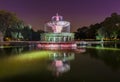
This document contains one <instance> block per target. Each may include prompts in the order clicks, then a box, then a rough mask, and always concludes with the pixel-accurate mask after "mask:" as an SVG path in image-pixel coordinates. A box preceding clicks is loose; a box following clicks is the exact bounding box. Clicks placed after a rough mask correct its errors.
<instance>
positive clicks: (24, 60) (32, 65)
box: [0, 51, 53, 79]
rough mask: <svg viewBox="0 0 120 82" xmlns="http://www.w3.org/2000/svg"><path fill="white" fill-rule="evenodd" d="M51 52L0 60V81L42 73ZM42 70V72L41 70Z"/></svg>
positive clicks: (31, 53) (13, 56) (20, 55)
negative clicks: (26, 74)
mask: <svg viewBox="0 0 120 82" xmlns="http://www.w3.org/2000/svg"><path fill="white" fill-rule="evenodd" d="M51 53H53V52H52V51H33V52H28V53H23V54H19V55H12V56H10V57H6V58H3V59H2V58H1V59H0V79H2V78H6V77H14V76H16V75H19V74H25V73H29V72H38V71H42V70H43V69H44V68H45V67H46V65H47V63H48V62H46V61H45V60H48V58H49V54H51ZM41 69H42V70H41Z"/></svg>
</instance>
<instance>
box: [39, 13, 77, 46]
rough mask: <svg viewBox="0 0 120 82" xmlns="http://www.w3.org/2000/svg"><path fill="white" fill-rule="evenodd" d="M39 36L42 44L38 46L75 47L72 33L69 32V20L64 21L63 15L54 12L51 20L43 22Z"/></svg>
mask: <svg viewBox="0 0 120 82" xmlns="http://www.w3.org/2000/svg"><path fill="white" fill-rule="evenodd" d="M44 31H45V32H46V33H43V34H42V36H41V40H42V44H39V45H38V46H39V47H45V48H75V47H76V44H75V42H74V33H70V22H68V21H64V20H63V17H62V16H60V15H58V14H56V16H53V17H52V18H51V21H49V22H48V23H46V24H45V27H44Z"/></svg>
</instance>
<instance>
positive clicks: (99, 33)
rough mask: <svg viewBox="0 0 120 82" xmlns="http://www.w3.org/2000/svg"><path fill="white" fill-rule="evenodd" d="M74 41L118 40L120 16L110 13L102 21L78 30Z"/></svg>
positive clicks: (119, 36) (119, 37)
mask: <svg viewBox="0 0 120 82" xmlns="http://www.w3.org/2000/svg"><path fill="white" fill-rule="evenodd" d="M75 39H76V40H81V39H89V40H90V39H93V40H101V41H103V40H116V39H120V15H118V14H117V13H112V14H111V16H110V17H106V18H105V19H104V21H102V22H100V23H96V24H94V25H90V26H83V27H81V28H78V29H77V31H76V32H75Z"/></svg>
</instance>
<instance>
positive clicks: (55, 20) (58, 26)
mask: <svg viewBox="0 0 120 82" xmlns="http://www.w3.org/2000/svg"><path fill="white" fill-rule="evenodd" d="M45 32H52V33H62V32H67V33H69V32H70V22H67V21H63V17H62V16H60V15H58V14H56V16H53V17H52V18H51V21H50V22H48V23H46V24H45Z"/></svg>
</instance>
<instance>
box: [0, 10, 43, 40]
mask: <svg viewBox="0 0 120 82" xmlns="http://www.w3.org/2000/svg"><path fill="white" fill-rule="evenodd" d="M43 32H44V31H42V30H38V31H34V30H33V29H32V27H31V26H30V25H25V24H24V21H22V20H21V19H20V18H19V17H17V15H16V14H15V13H12V12H9V11H5V10H0V34H2V35H0V38H1V37H3V40H5V41H11V40H14V41H16V40H24V41H38V40H40V34H41V33H43Z"/></svg>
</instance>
